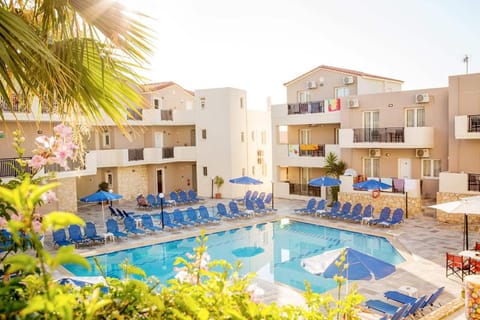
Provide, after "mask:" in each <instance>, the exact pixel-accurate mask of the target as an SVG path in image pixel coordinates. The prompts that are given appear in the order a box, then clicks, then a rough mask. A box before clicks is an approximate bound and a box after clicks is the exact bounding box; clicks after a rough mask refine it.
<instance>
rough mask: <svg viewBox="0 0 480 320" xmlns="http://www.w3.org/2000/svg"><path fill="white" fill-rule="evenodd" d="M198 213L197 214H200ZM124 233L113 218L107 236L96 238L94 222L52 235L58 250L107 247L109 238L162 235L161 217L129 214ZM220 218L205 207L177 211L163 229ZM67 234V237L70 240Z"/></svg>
mask: <svg viewBox="0 0 480 320" xmlns="http://www.w3.org/2000/svg"><path fill="white" fill-rule="evenodd" d="M197 212H198V213H197ZM154 216H155V217H158V218H159V219H158V220H159V222H158V223H155V222H154V220H157V219H154ZM121 221H123V226H124V229H123V230H120V226H119V221H117V220H115V219H113V218H110V219H108V220H107V221H106V227H107V230H106V233H105V234H104V235H103V236H101V235H98V234H97V231H96V226H95V224H94V223H92V222H86V224H85V227H84V228H83V232H82V228H81V227H80V226H79V225H70V226H68V228H66V229H63V228H62V229H59V230H56V231H54V232H53V241H54V244H55V245H56V246H65V245H75V246H76V247H80V246H89V245H92V244H97V243H105V240H106V237H107V236H113V237H115V238H126V237H128V235H129V234H130V235H143V234H146V233H147V232H161V231H163V228H162V227H161V214H153V215H150V214H142V215H138V214H132V213H130V214H128V215H127V216H126V217H123V218H122V220H121ZM219 221H220V218H217V217H213V216H211V215H210V214H209V212H208V209H207V208H206V207H205V206H200V207H198V209H193V208H192V207H189V208H187V209H186V210H180V209H175V210H174V211H173V212H164V213H163V226H164V227H165V228H167V229H176V228H182V227H189V226H196V225H201V224H206V223H214V222H219ZM67 232H68V236H67Z"/></svg>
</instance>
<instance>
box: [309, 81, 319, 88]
mask: <svg viewBox="0 0 480 320" xmlns="http://www.w3.org/2000/svg"><path fill="white" fill-rule="evenodd" d="M316 87H317V82H315V81H307V88H308V89H315V88H316Z"/></svg>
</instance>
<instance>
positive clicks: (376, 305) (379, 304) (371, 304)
mask: <svg viewBox="0 0 480 320" xmlns="http://www.w3.org/2000/svg"><path fill="white" fill-rule="evenodd" d="M365 305H366V306H367V307H368V308H370V309H374V310H377V311H380V312H382V313H387V314H390V315H394V314H395V313H396V312H397V311H398V309H399V308H400V307H399V306H396V305H393V304H390V303H387V302H384V301H382V300H378V299H372V300H367V301H366V302H365Z"/></svg>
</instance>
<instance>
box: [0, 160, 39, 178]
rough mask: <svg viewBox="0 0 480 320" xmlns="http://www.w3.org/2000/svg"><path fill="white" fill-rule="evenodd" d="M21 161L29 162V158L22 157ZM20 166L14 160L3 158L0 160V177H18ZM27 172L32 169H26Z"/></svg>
mask: <svg viewBox="0 0 480 320" xmlns="http://www.w3.org/2000/svg"><path fill="white" fill-rule="evenodd" d="M22 159H23V160H30V159H31V158H30V157H24V158H22ZM19 169H20V165H19V164H18V162H17V160H16V158H5V159H0V177H16V176H17V175H18V170H19ZM26 170H27V172H29V173H31V172H32V168H30V167H28V166H27V168H26Z"/></svg>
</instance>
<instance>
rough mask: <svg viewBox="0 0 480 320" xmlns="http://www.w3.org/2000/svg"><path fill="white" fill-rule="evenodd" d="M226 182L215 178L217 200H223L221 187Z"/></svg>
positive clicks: (217, 177)
mask: <svg viewBox="0 0 480 320" xmlns="http://www.w3.org/2000/svg"><path fill="white" fill-rule="evenodd" d="M224 182H225V181H224V180H223V178H222V177H220V176H215V178H213V184H215V185H216V186H217V193H215V199H221V198H222V194H221V193H220V187H221V186H222V185H223V183H224Z"/></svg>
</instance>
